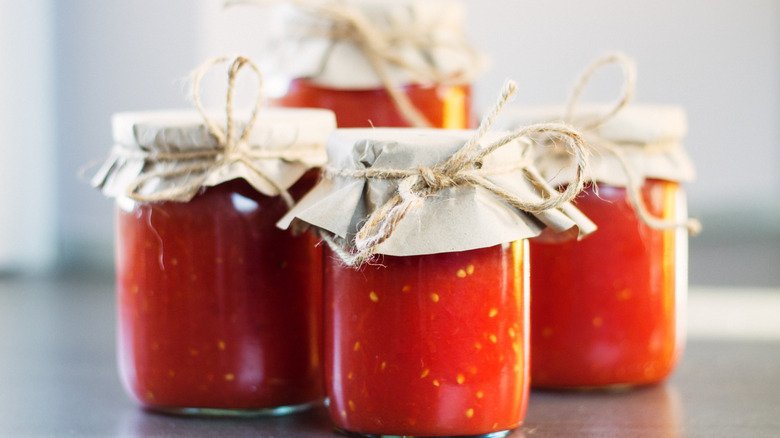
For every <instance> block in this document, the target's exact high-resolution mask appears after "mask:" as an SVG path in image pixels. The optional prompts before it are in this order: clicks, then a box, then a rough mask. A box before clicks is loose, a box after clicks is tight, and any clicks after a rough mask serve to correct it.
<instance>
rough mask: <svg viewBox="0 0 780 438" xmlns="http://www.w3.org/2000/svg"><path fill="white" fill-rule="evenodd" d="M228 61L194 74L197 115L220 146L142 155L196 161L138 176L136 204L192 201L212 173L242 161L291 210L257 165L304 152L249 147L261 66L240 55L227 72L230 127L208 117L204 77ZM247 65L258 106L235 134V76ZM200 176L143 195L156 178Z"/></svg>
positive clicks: (132, 189) (133, 188)
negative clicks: (255, 80)
mask: <svg viewBox="0 0 780 438" xmlns="http://www.w3.org/2000/svg"><path fill="white" fill-rule="evenodd" d="M225 61H228V58H225V57H223V58H214V59H211V60H209V61H207V62H206V63H204V64H203V65H201V66H200V67H199V68H198V69H197V70H195V72H194V75H193V87H192V93H193V100H194V101H195V106H196V107H197V109H198V112H199V113H200V114H201V116H202V117H203V120H204V123H205V124H206V126H207V127H208V130H209V133H210V134H211V135H212V136H214V138H215V139H216V140H217V143H218V146H217V148H215V149H209V150H200V151H182V152H168V153H149V154H143V156H144V158H145V159H148V160H150V161H155V162H165V161H171V162H181V161H188V160H194V161H195V162H194V163H192V164H190V165H185V166H176V167H173V168H171V169H166V170H159V171H154V172H149V173H147V174H144V175H142V176H140V177H138V178H137V179H136V180H135V181H133V182H132V183H131V184H130V186H129V187H128V188H127V192H126V194H127V196H128V197H130V198H131V199H133V200H136V201H146V202H153V201H164V200H170V199H189V198H191V197H192V196H194V194H195V193H197V192H198V190H200V189H201V187H202V186H203V185H204V183H205V182H206V181H207V180H208V178H209V176H210V174H211V173H212V172H214V171H215V170H217V169H219V168H221V167H224V166H228V165H230V164H232V163H236V162H240V163H242V164H243V165H245V166H246V167H248V168H249V169H250V170H251V171H252V172H254V173H255V174H256V175H257V176H259V177H260V178H262V179H263V180H265V181H266V182H268V184H270V185H271V186H272V187H273V188H274V189H275V190H276V192H277V193H278V194H279V195H280V196H281V197H282V199H283V200H284V201H285V203H286V204H287V206H288V207H292V205H293V203H294V201H293V199H292V196H290V194H289V193H288V192H287V190H285V189H284V188H283V187H281V186H280V185H279V184H278V183H277V182H276V181H274V180H273V178H270V177H269V176H268V175H266V174H265V172H263V171H262V170H261V169H259V168H258V167H257V166H256V165H255V164H254V163H253V161H254V160H257V159H296V158H300V157H301V156H302V153H303V152H304V151H286V150H284V149H279V150H269V149H264V148H258V147H254V146H251V145H250V144H249V136H250V134H251V133H252V129H253V127H254V125H255V122H256V121H257V112H258V110H259V108H260V107H261V106H262V105H263V101H264V95H263V92H262V86H263V76H262V74H261V73H260V70H259V69H258V67H257V66H256V65H255V64H254V63H253V62H252V61H250V60H249V59H247V58H245V57H242V56H239V57H236V58H235V59H234V60H233V62H232V63H231V65H230V68H229V69H228V89H227V98H226V106H225V113H226V116H227V126H226V128H225V129H223V128H221V127H220V126H218V125H217V124H216V123H215V122H214V121H213V120H212V119H211V118H210V117H209V116H208V114H206V110H205V109H204V108H203V105H202V103H201V98H200V81H201V79H202V78H203V75H204V74H205V73H206V72H207V71H208V70H209V69H211V68H212V67H213V66H215V65H218V64H221V63H223V62H225ZM245 66H249V67H250V68H251V69H252V70H253V71H254V72H255V73H256V74H257V78H258V92H257V99H256V101H255V105H254V107H253V108H252V113H251V116H250V119H249V122H248V124H247V125H246V127H244V130H243V131H242V132H241V133H240V134H239V133H237V132H236V121H235V117H234V114H233V112H234V104H233V99H234V96H235V88H236V77H237V76H238V72H239V71H240V70H241V69H242V68H243V67H245ZM193 174H195V175H199V176H198V177H197V178H190V179H188V180H187V181H186V182H185V183H184V184H181V185H177V186H174V187H170V188H166V189H163V190H158V191H155V192H153V193H151V194H142V193H140V192H141V190H142V188H143V187H144V186H145V185H146V184H147V183H148V182H149V181H150V180H153V179H157V178H159V179H163V180H165V179H170V178H176V177H179V176H183V175H193Z"/></svg>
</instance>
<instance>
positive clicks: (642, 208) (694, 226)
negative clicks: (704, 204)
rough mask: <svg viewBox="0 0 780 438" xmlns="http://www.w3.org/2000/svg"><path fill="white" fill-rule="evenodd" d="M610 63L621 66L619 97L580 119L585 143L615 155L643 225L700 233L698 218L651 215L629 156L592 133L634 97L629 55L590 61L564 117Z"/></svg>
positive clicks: (632, 65)
mask: <svg viewBox="0 0 780 438" xmlns="http://www.w3.org/2000/svg"><path fill="white" fill-rule="evenodd" d="M610 64H617V65H618V66H619V67H620V68H621V69H622V70H623V91H622V93H621V95H620V98H619V99H618V101H617V102H616V103H615V105H614V106H613V107H612V109H610V110H609V111H607V112H606V113H604V114H602V115H601V116H599V117H598V118H596V119H595V120H592V121H590V122H583V125H582V126H579V129H581V130H582V132H583V133H587V137H588V138H589V139H590V138H592V139H593V140H592V141H588V143H590V144H591V145H593V146H595V147H596V148H598V149H601V150H603V151H606V152H608V153H610V154H612V155H613V156H615V158H617V160H618V162H619V163H620V166H621V167H622V168H623V171H624V172H625V173H626V177H627V178H628V184H627V186H626V190H627V193H628V195H629V201H630V202H631V205H633V207H634V210H635V211H636V213H637V215H638V216H639V218H640V220H641V221H642V222H643V223H645V225H647V226H649V227H650V228H653V229H656V230H668V229H674V228H685V229H687V230H688V234H690V235H696V234H699V233H700V232H701V222H699V221H698V220H697V219H693V218H689V219H686V220H684V221H681V222H678V221H674V220H668V219H663V218H658V217H655V216H653V214H652V213H651V212H650V211H649V210H648V209H647V205H645V202H644V199H643V198H642V194H641V190H640V189H641V186H642V181H641V180H640V178H639V176H637V174H636V172H635V171H634V168H633V167H632V166H631V164H630V163H629V162H628V159H627V158H626V155H625V153H624V151H623V150H622V148H621V147H620V146H618V145H615V144H613V143H611V142H609V141H608V140H606V139H604V138H602V137H600V136H598V135H596V134H594V133H593V131H594V130H596V129H597V128H599V127H600V126H602V125H604V123H606V122H607V121H609V120H610V119H612V118H613V117H615V115H616V114H617V113H619V112H620V111H621V110H622V109H623V108H625V107H626V106H627V105H628V103H629V101H631V99H632V98H633V96H634V92H635V90H636V76H637V74H636V71H637V69H636V64H635V63H634V61H633V60H632V59H630V58H629V57H627V56H626V55H624V54H622V53H620V52H614V53H610V54H608V55H606V56H604V57H602V58H599V59H597V60H596V61H595V62H593V64H591V65H590V66H589V67H588V68H587V69H586V70H585V72H584V73H583V74H582V75H581V76H580V77H579V79H578V80H577V82H576V85H575V87H574V91H573V92H572V95H571V97H570V98H569V102H568V104H567V105H566V114H565V116H564V120H565V121H566V122H567V123H572V122H573V118H574V111H575V108H576V106H577V102H578V101H579V98H580V95H581V94H582V91H583V90H584V88H585V86H586V85H587V83H588V82H590V79H591V77H593V75H594V74H595V73H596V72H597V71H598V70H600V69H601V68H603V67H605V66H608V65H610Z"/></svg>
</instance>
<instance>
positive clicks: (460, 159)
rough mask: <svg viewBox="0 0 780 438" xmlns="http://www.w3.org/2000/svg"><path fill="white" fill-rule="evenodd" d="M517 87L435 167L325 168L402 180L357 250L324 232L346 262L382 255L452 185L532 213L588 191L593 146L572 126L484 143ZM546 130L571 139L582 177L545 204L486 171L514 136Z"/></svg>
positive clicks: (548, 126)
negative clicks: (406, 222) (413, 215)
mask: <svg viewBox="0 0 780 438" xmlns="http://www.w3.org/2000/svg"><path fill="white" fill-rule="evenodd" d="M516 89H517V85H516V84H515V83H514V82H511V81H510V82H508V83H507V85H506V86H505V88H504V90H503V91H502V93H501V95H500V97H499V100H498V102H497V104H496V105H495V107H494V109H493V110H492V111H491V112H490V113H489V114H488V115H487V116H486V117H485V119H484V120H483V121H482V123H481V124H480V127H479V129H478V130H476V131H475V133H474V135H473V136H472V137H471V138H469V140H468V141H466V142H465V143H464V145H463V146H462V147H461V148H460V149H458V150H457V151H456V152H455V153H454V154H452V155H451V156H450V157H449V158H447V159H446V160H444V161H442V162H441V163H439V164H437V165H435V166H433V167H427V166H418V167H417V168H416V169H404V170H393V169H370V168H369V169H336V168H332V167H326V168H325V169H324V172H325V173H326V175H328V176H329V177H336V176H339V177H347V178H361V179H400V182H399V184H398V189H397V192H396V193H395V194H394V195H393V196H392V197H391V198H390V199H389V200H388V201H387V202H385V203H384V204H382V205H381V206H380V207H379V208H377V209H376V210H374V212H372V213H371V214H370V215H369V216H368V218H367V219H366V220H365V221H364V222H363V224H362V225H361V226H360V228H359V229H358V232H357V233H356V235H355V238H354V242H353V245H352V246H353V248H352V249H351V250H348V249H347V248H346V246H347V242H345V241H344V240H343V239H339V238H338V237H336V236H333V235H329V234H328V233H327V232H322V233H321V234H322V237H323V239H324V240H325V241H326V242H327V243H328V244H329V245H330V246H331V247H332V248H333V249H334V250H335V252H336V253H337V254H338V255H339V256H340V257H341V258H342V260H343V261H344V263H345V264H347V265H350V266H356V265H357V266H359V265H361V264H363V263H364V262H367V261H370V259H371V258H372V257H373V256H374V254H375V253H376V250H377V247H378V246H379V245H381V244H382V243H383V242H385V241H386V240H387V239H388V238H389V237H390V236H391V235H392V234H393V232H394V231H395V229H396V228H397V226H398V224H399V223H400V222H401V221H402V220H403V219H404V217H406V216H407V215H408V214H409V213H410V212H413V211H415V210H417V209H419V208H421V207H422V206H423V204H424V202H425V200H426V199H427V198H429V197H430V196H433V195H435V194H436V193H438V192H440V191H441V190H444V189H446V188H450V187H480V188H482V189H485V190H487V191H488V192H490V193H492V194H493V195H494V196H496V197H497V198H499V199H501V200H502V201H504V202H506V203H507V204H509V205H511V206H512V207H515V208H517V209H519V210H522V211H526V212H530V213H539V212H542V211H545V210H550V209H554V208H558V207H560V206H561V205H562V204H564V203H566V202H569V201H571V200H572V199H573V198H574V197H575V196H576V195H577V194H578V193H579V191H581V190H582V189H583V187H584V184H585V181H584V175H585V173H586V167H587V159H588V151H587V146H586V144H585V142H584V140H583V139H582V137H581V136H580V135H579V134H578V133H577V132H576V131H574V130H573V129H571V128H570V127H568V126H566V125H563V124H558V123H542V124H537V125H531V126H528V127H525V128H522V129H519V130H516V131H513V132H511V133H509V134H507V135H506V136H502V137H501V138H499V139H498V140H497V141H495V142H493V143H491V144H489V145H487V146H484V147H479V145H480V141H481V140H482V139H483V137H484V136H485V134H486V133H487V131H488V129H489V128H490V126H491V125H492V124H493V121H494V120H495V118H496V116H497V115H498V113H499V112H500V110H501V108H503V107H504V106H505V105H506V103H507V100H508V99H509V97H510V96H512V94H514V92H515V91H516ZM540 133H544V134H548V135H551V136H555V137H559V138H560V139H563V140H565V144H566V145H567V146H568V148H569V149H570V151H571V153H572V154H574V155H575V156H576V159H577V161H578V166H577V179H576V182H575V184H572V185H570V187H568V188H567V189H566V190H565V191H564V192H560V193H548V196H547V197H545V198H543V199H542V201H540V202H529V201H525V200H523V199H520V197H518V196H517V195H515V194H514V193H512V192H510V191H508V190H506V189H504V188H502V187H500V186H499V185H497V184H495V183H493V182H491V181H490V180H489V179H488V178H487V176H488V175H490V174H495V173H490V172H484V171H482V169H481V166H482V161H483V160H484V159H485V157H486V156H487V155H489V154H491V153H492V152H494V151H495V150H497V149H499V148H500V147H503V146H505V145H507V144H509V143H511V142H512V141H514V140H517V139H520V138H523V137H530V136H531V135H534V134H540ZM523 158H524V159H521V160H520V161H519V162H518V163H514V164H513V165H512V166H508V167H505V168H504V169H502V170H506V171H510V170H511V169H520V168H526V167H527V166H528V165H529V164H531V163H530V160H527V159H525V158H526V157H525V156H524V157H523Z"/></svg>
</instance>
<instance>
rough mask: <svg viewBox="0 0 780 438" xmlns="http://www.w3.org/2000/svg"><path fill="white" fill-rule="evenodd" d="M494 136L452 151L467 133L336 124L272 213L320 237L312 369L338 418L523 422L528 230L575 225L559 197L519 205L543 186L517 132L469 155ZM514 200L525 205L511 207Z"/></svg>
mask: <svg viewBox="0 0 780 438" xmlns="http://www.w3.org/2000/svg"><path fill="white" fill-rule="evenodd" d="M504 134H506V133H504ZM504 134H499V133H496V134H492V133H491V134H487V135H485V137H482V138H480V137H477V138H478V139H479V142H478V144H477V145H476V146H475V147H474V148H473V150H472V151H471V152H472V154H466V155H467V156H469V157H470V158H468V159H466V160H465V161H464V160H462V155H459V151H463V149H464V148H467V147H468V145H467V143H468V141H469V139H470V138H473V137H474V136H475V135H476V134H475V133H474V132H472V131H446V130H432V129H392V128H376V129H339V130H337V131H336V132H335V133H334V134H333V135H332V136H331V138H330V140H329V143H328V157H329V164H328V166H327V167H326V168H325V171H324V175H325V177H324V178H323V180H322V181H321V182H320V183H319V184H318V185H317V186H316V187H315V188H314V189H313V190H312V191H311V192H310V193H309V194H308V195H306V196H305V197H304V198H303V199H302V200H301V202H300V203H299V204H298V205H297V206H296V207H295V208H294V209H293V210H291V211H290V213H288V215H286V216H285V218H284V219H283V220H282V221H281V222H280V225H281V226H288V225H290V223H291V222H292V221H293V219H295V220H296V221H303V222H305V223H308V224H310V225H311V226H313V227H315V229H317V230H318V231H319V233H320V234H321V236H322V237H323V239H325V240H326V242H328V243H329V245H328V248H327V249H326V251H325V259H324V266H325V269H324V281H323V284H324V297H325V317H324V319H325V329H324V337H325V342H324V345H325V380H326V392H327V395H328V397H329V401H330V403H329V409H330V415H331V418H332V420H333V421H334V423H335V425H336V427H337V428H338V429H340V430H342V431H345V432H347V433H349V434H354V435H358V436H380V435H381V436H385V435H387V436H455V435H469V436H503V435H505V434H506V433H508V432H509V431H510V430H512V429H514V428H516V427H518V426H519V425H520V424H522V422H523V418H524V415H525V410H526V402H527V398H528V371H529V368H528V360H529V357H528V352H529V350H528V349H529V344H528V333H529V332H528V324H529V321H528V315H529V314H528V312H529V307H528V287H529V282H528V281H529V279H528V246H527V238H529V237H532V236H534V235H537V234H538V233H539V232H540V231H541V230H542V229H543V228H544V226H545V225H544V224H551V226H553V227H555V228H556V229H557V230H559V231H562V230H565V229H575V230H576V228H577V226H578V225H581V224H579V223H577V222H576V221H575V219H573V218H572V217H570V216H568V215H567V214H566V213H565V210H566V209H565V208H563V206H564V205H566V202H565V199H564V196H563V195H561V196H560V197H559V199H558V202H556V203H555V205H551V206H548V207H549V208H546V207H540V208H539V209H536V208H535V207H531V206H530V204H536V203H537V202H538V201H540V200H541V195H540V194H539V193H538V192H537V189H536V187H537V186H536V185H535V184H533V183H532V182H531V181H529V179H528V178H527V174H526V173H525V172H524V169H526V164H527V163H525V162H524V159H523V157H524V152H526V151H527V148H528V147H529V144H528V143H527V142H525V141H524V140H523V139H522V138H516V139H514V140H512V141H511V142H509V143H507V144H505V145H503V146H501V147H500V149H497V150H494V151H493V152H491V153H489V154H487V155H483V154H484V153H486V151H487V150H488V149H487V148H488V146H487V145H488V144H491V143H494V142H496V141H497V140H499V139H501V138H504ZM464 145H466V146H464ZM483 177H484V178H488V179H489V180H490V181H487V180H482V178H483ZM493 184H495V185H496V186H493ZM496 187H501V188H502V189H504V190H505V192H503V197H502V196H497V195H495V194H494V192H493V191H491V190H493V189H495V188H496ZM575 193H576V192H575ZM566 195H567V196H572V194H571V193H567V194H566ZM526 201H528V203H529V204H528V205H526V208H528V209H529V210H535V211H536V213H530V212H528V211H523V210H521V209H519V208H517V207H516V206H517V205H520V204H523V203H524V202H526ZM513 205H514V206H513ZM584 225H586V226H587V224H584Z"/></svg>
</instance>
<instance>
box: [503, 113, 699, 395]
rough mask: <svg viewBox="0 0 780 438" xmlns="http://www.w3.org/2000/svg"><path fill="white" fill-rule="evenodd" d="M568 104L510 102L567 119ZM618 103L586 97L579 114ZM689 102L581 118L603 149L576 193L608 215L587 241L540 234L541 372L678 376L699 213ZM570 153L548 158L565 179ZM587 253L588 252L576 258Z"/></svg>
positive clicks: (536, 379) (551, 375)
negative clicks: (686, 141) (693, 206)
mask: <svg viewBox="0 0 780 438" xmlns="http://www.w3.org/2000/svg"><path fill="white" fill-rule="evenodd" d="M564 111H565V110H564V108H563V107H557V108H553V107H549V108H538V107H537V108H524V109H520V108H513V109H510V110H507V111H506V113H507V114H509V116H510V118H514V120H515V121H516V122H517V124H518V125H522V124H524V123H528V122H531V121H540V120H556V119H557V118H559V117H560V114H563V113H564ZM608 113H609V108H608V107H606V106H599V105H595V106H594V105H591V106H583V107H581V108H578V109H577V110H576V111H575V112H574V113H573V117H572V120H571V121H572V123H573V125H574V126H581V127H583V126H587V125H588V124H589V122H592V121H593V120H598V119H599V118H600V117H602V116H603V115H604V114H608ZM686 129H687V126H686V119H685V112H684V111H683V110H682V109H681V108H679V107H674V106H662V105H628V106H626V107H624V108H622V109H620V110H619V111H618V112H617V113H616V114H614V115H612V116H610V117H609V118H607V119H606V120H603V121H602V122H600V123H596V124H591V125H590V127H585V128H581V132H582V133H583V135H584V136H585V138H586V139H587V140H588V142H589V144H591V145H592V146H593V147H594V148H595V149H596V153H594V155H593V160H592V172H591V174H590V175H589V179H590V181H592V183H591V184H590V185H589V186H588V187H587V189H586V190H585V192H584V193H583V196H580V197H578V198H577V199H576V200H575V202H574V203H575V205H576V206H577V208H579V209H580V210H581V211H582V212H583V213H585V214H586V215H587V216H588V218H590V219H591V220H593V221H594V222H595V223H596V225H597V226H598V231H597V232H595V233H593V235H591V236H588V237H587V238H585V239H583V240H582V241H568V242H555V241H549V240H544V239H534V240H533V241H532V242H531V245H530V246H531V271H532V285H531V288H532V291H533V303H534V304H533V309H532V312H531V320H532V321H533V323H532V327H531V329H532V330H531V339H532V357H533V360H534V363H533V371H532V376H531V383H532V385H533V386H537V387H551V388H605V387H607V388H612V387H616V386H634V385H644V384H650V383H655V382H658V381H660V380H663V379H664V378H665V377H667V376H668V375H669V374H670V373H671V372H672V370H673V369H674V366H675V364H676V362H677V360H678V358H679V356H680V354H681V352H682V349H683V345H684V338H685V336H684V324H685V319H684V314H685V301H686V293H687V280H688V275H687V263H688V254H687V234H688V232H689V229H690V230H692V231H695V228H696V226H697V223H696V222H694V221H690V220H689V219H688V217H687V209H686V201H685V192H684V190H683V189H682V187H681V185H680V183H682V182H685V181H689V180H690V179H692V177H693V168H692V166H691V163H690V160H689V158H688V156H687V154H686V152H685V151H684V149H683V147H682V145H681V138H682V137H683V136H684V135H685V133H686ZM567 160H568V158H567V157H566V156H565V154H549V153H547V154H543V155H542V156H540V157H538V161H537V166H538V167H539V168H540V170H541V171H542V172H543V173H544V174H545V175H546V176H547V177H549V178H558V180H559V181H561V182H563V183H565V182H566V181H567V179H568V178H569V176H567V175H566V173H565V172H560V170H559V169H561V168H562V167H563V163H564V162H565V161H567ZM572 260H576V261H577V262H576V263H571V261H572Z"/></svg>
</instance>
